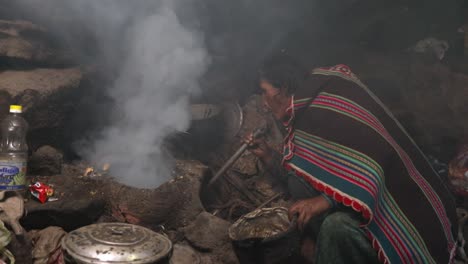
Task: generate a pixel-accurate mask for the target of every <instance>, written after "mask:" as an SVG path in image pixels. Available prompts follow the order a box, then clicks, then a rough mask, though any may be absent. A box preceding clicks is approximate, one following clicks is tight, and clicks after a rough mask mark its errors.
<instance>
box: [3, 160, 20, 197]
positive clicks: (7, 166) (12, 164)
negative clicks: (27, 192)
mask: <svg viewBox="0 0 468 264" xmlns="http://www.w3.org/2000/svg"><path fill="white" fill-rule="evenodd" d="M25 185H26V162H21V161H6V160H0V190H21V189H24V188H25Z"/></svg>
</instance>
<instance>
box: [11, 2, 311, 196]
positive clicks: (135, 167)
mask: <svg viewBox="0 0 468 264" xmlns="http://www.w3.org/2000/svg"><path fill="white" fill-rule="evenodd" d="M16 5H17V6H18V7H19V9H20V10H21V11H22V12H24V13H25V16H26V17H27V18H28V19H30V18H33V20H36V21H37V22H38V23H40V24H42V25H45V26H46V28H48V29H49V31H50V32H51V33H52V34H55V35H56V37H57V39H60V42H61V43H62V45H65V46H67V48H68V49H69V50H71V51H73V52H74V53H75V57H76V58H79V60H80V63H81V64H87V63H93V64H94V63H98V64H97V65H98V66H99V68H100V70H101V72H106V73H108V74H109V73H110V76H115V79H114V82H113V83H112V85H110V87H106V91H107V94H108V95H109V96H110V97H111V98H112V99H113V101H114V107H113V108H112V109H110V111H109V112H111V113H112V120H111V122H110V124H111V125H109V126H108V127H106V128H105V129H103V130H102V131H101V132H100V133H99V134H98V135H93V136H92V137H91V138H89V139H87V140H86V141H80V142H79V144H76V145H77V146H78V147H77V152H78V153H79V154H80V155H81V156H82V157H84V158H85V159H87V160H89V161H91V162H95V163H96V164H103V163H110V164H111V166H110V170H111V175H112V176H114V177H116V179H117V180H118V181H120V182H122V183H124V184H127V185H131V186H136V187H147V188H153V187H156V186H158V185H159V184H161V183H162V182H164V181H166V180H167V179H168V178H169V177H170V176H171V168H172V164H171V163H172V161H171V160H172V159H171V157H170V154H169V153H167V152H165V151H164V148H163V143H164V140H165V138H166V137H167V136H168V135H170V134H171V133H174V132H176V131H184V130H186V129H187V128H188V127H189V125H190V115H189V112H188V109H189V108H188V104H189V99H190V98H191V97H192V96H193V95H194V94H198V93H199V92H200V88H199V87H198V81H199V79H200V77H201V76H203V75H204V73H205V71H206V70H207V69H208V66H209V65H210V62H211V61H212V59H211V58H212V57H213V63H216V64H215V67H212V69H213V68H215V69H216V71H211V72H214V74H212V75H229V74H231V75H236V74H239V73H242V74H245V73H246V72H248V73H255V69H254V68H255V67H256V66H257V65H258V63H259V61H260V60H261V59H263V58H264V57H265V56H266V55H267V54H269V53H271V52H272V51H273V50H275V49H278V48H281V47H282V41H283V40H284V39H287V40H289V41H290V42H291V39H290V37H289V36H288V34H289V33H291V32H293V31H294V30H297V29H298V28H301V27H304V20H305V18H306V17H307V16H310V13H308V12H307V8H305V7H306V6H308V5H311V4H310V3H309V1H307V0H297V1H294V4H292V3H290V2H287V1H286V2H285V1H280V0H259V1H247V0H242V1H235V2H229V1H228V2H226V1H218V0H203V1H200V0H182V1H180V2H179V0H162V1H153V0H138V1H136V0H134V1H130V0H75V1H63V0H44V1H36V0H16ZM202 32H204V33H205V34H206V40H205V34H203V33H202ZM205 43H206V47H205ZM208 49H209V50H210V54H212V55H213V56H212V57H211V56H209V55H208V51H207V50H208ZM246 87H250V85H246ZM219 89H222V88H221V87H211V88H210V87H205V91H208V92H211V91H214V90H216V91H219ZM243 89H244V91H245V90H246V88H243ZM241 92H242V90H239V93H241ZM231 99H233V98H231ZM96 109H102V107H101V108H99V107H97V108H96ZM97 114H98V113H97ZM89 118H90V119H92V118H93V117H89Z"/></svg>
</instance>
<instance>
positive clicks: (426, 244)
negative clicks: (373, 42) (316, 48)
mask: <svg viewBox="0 0 468 264" xmlns="http://www.w3.org/2000/svg"><path fill="white" fill-rule="evenodd" d="M314 89H315V90H314ZM288 113H289V114H290V117H291V118H290V120H289V121H287V122H285V126H286V128H287V131H288V135H287V136H286V138H285V143H284V159H283V165H284V166H285V167H286V169H288V170H292V171H294V172H295V173H296V175H298V176H300V177H303V178H304V179H305V180H306V181H307V182H308V183H309V184H310V185H312V186H313V187H314V188H315V189H317V190H318V191H320V192H323V193H325V194H326V195H328V196H329V197H331V198H333V199H334V200H335V201H337V202H339V203H342V204H344V205H346V206H349V207H351V208H353V209H354V210H355V211H357V212H359V213H360V215H361V216H362V228H363V229H364V230H365V231H366V232H367V234H368V235H369V238H370V240H371V241H372V244H373V247H374V248H375V249H376V250H377V251H378V255H379V259H380V260H381V261H382V262H383V263H437V264H440V263H450V262H452V259H453V255H454V252H455V241H454V237H453V234H454V230H455V229H454V227H455V223H456V215H455V203H454V200H453V198H452V196H451V195H450V192H449V191H448V190H447V188H446V185H445V184H444V183H443V182H442V181H441V179H440V178H439V177H438V175H437V174H436V173H435V172H434V170H433V169H432V168H431V166H430V165H429V163H428V162H427V160H426V158H425V157H424V155H423V154H422V152H421V151H420V150H419V148H418V147H417V146H416V144H415V143H414V142H413V140H412V139H411V138H410V137H409V136H408V134H407V133H406V132H405V130H404V129H403V128H402V126H401V125H400V124H399V123H398V121H397V120H396V119H395V118H394V117H393V116H392V114H391V113H390V112H389V111H388V110H387V109H386V107H385V106H384V105H383V104H382V103H381V102H380V101H379V100H378V99H377V98H376V97H375V95H373V94H372V93H371V92H370V91H369V90H368V89H367V88H366V86H365V85H364V84H362V83H361V82H360V81H359V79H357V78H356V76H355V75H354V74H353V73H352V72H351V71H350V69H349V68H348V67H347V66H345V65H337V66H334V67H331V68H319V69H316V70H314V71H313V72H312V75H311V76H310V78H308V80H307V81H306V83H305V85H304V87H303V88H302V89H299V90H298V91H297V92H296V93H295V95H294V96H293V99H292V102H291V106H290V108H289V109H288Z"/></svg>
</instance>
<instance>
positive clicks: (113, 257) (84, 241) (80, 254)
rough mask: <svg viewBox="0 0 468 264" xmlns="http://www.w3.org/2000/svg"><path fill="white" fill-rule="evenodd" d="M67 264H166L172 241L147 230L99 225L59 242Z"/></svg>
mask: <svg viewBox="0 0 468 264" xmlns="http://www.w3.org/2000/svg"><path fill="white" fill-rule="evenodd" d="M62 248H63V250H64V256H65V262H66V263H70V264H71V263H77V264H111V263H112V264H127V263H132V264H156V263H158V264H160V263H167V261H168V259H169V257H170V255H171V252H172V243H171V241H170V240H169V239H168V238H167V237H165V236H163V235H161V234H158V233H155V232H153V231H151V230H150V229H147V228H144V227H141V226H137V225H132V224H125V223H100V224H93V225H89V226H85V227H82V228H79V229H77V230H74V231H72V232H70V233H69V234H68V235H67V236H65V238H64V239H63V240H62Z"/></svg>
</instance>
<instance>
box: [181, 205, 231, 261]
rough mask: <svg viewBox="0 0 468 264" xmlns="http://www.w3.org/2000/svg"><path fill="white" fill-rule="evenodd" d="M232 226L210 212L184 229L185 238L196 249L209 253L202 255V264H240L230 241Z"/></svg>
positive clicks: (201, 214) (204, 213) (200, 215)
mask: <svg viewBox="0 0 468 264" xmlns="http://www.w3.org/2000/svg"><path fill="white" fill-rule="evenodd" d="M230 225H231V224H230V223H229V222H228V221H226V220H223V219H221V218H219V217H217V216H214V215H212V214H210V213H208V212H202V213H200V214H199V215H198V216H197V218H196V219H195V220H194V221H193V222H192V223H190V225H188V226H187V227H186V228H184V229H183V231H184V234H185V238H186V239H187V240H188V241H189V242H190V244H191V245H193V246H194V247H195V248H197V249H200V250H203V251H208V252H209V253H205V254H202V259H204V261H207V262H202V263H209V262H210V261H211V262H212V263H226V264H237V263H239V261H238V259H237V256H236V253H235V252H234V249H233V247H232V244H231V240H230V239H229V235H228V229H229V226H230Z"/></svg>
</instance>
